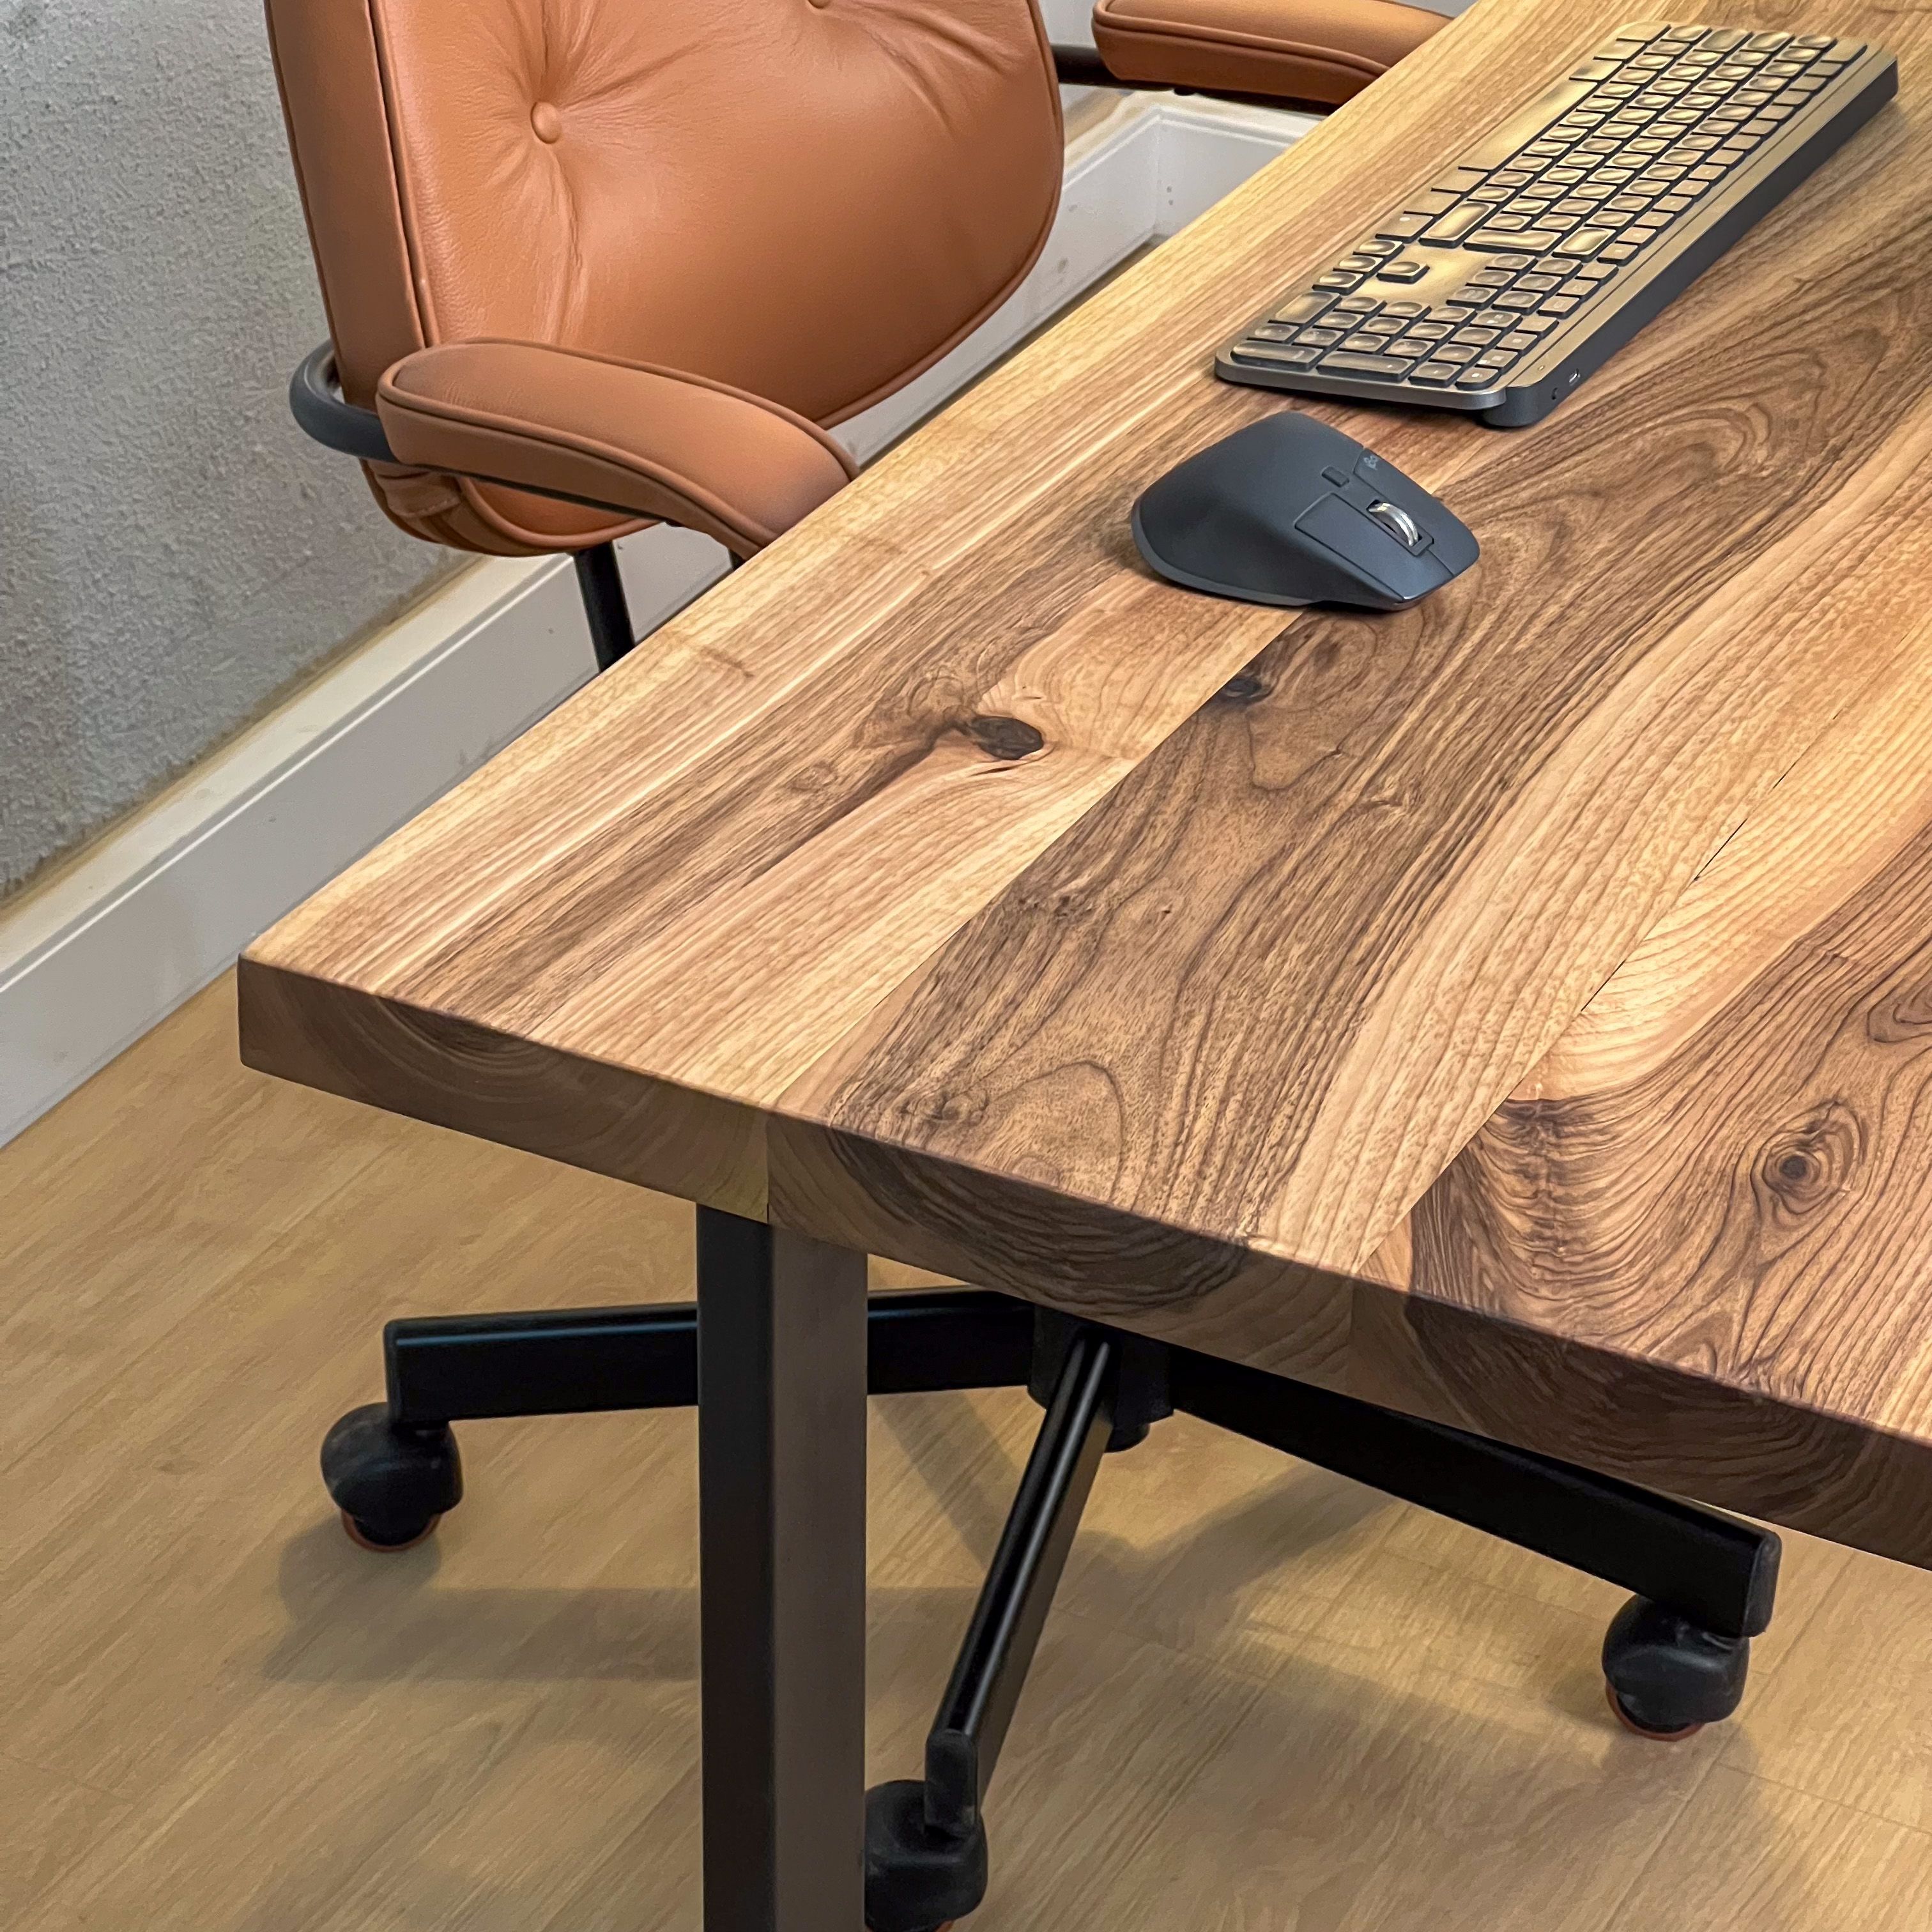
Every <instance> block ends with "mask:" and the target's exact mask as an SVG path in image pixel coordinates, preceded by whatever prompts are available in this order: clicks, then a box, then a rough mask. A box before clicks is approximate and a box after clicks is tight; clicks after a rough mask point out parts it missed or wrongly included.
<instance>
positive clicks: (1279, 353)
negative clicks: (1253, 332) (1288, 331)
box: [1229, 342, 1322, 369]
mask: <svg viewBox="0 0 1932 1932" xmlns="http://www.w3.org/2000/svg"><path fill="white" fill-rule="evenodd" d="M1229 353H1230V354H1232V356H1233V357H1234V359H1235V361H1236V362H1258V363H1260V364H1261V365H1263V366H1264V367H1265V368H1274V369H1312V368H1314V366H1315V365H1316V363H1317V362H1319V361H1320V360H1321V359H1322V352H1321V350H1319V349H1271V348H1270V347H1268V345H1267V344H1265V343H1264V344H1259V346H1251V345H1250V344H1247V343H1246V342H1238V343H1237V344H1235V347H1234V348H1233V349H1232V350H1231V351H1230V352H1229Z"/></svg>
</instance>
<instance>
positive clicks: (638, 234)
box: [268, 0, 1441, 664]
mask: <svg viewBox="0 0 1932 1932" xmlns="http://www.w3.org/2000/svg"><path fill="white" fill-rule="evenodd" d="M268 13H269V30H270V34H271V37H272V42H273V46H274V51H275V65H276V71H277V73H278V77H279V79H280V82H281V91H282V101H283V107H284V112H285V113H286V115H287V122H288V128H289V135H290V144H291V145H292V147H293V151H294V155H295V162H296V172H297V175H298V177H299V180H300V183H301V187H302V201H303V205H304V208H305V211H306V212H307V215H308V224H309V231H310V236H311V241H312V242H313V245H314V252H315V259H316V265H317V269H318V272H319V273H320V278H321V281H322V289H323V301H324V303H325V305H326V308H327V311H328V315H329V332H330V341H329V343H328V344H325V345H324V346H323V348H322V349H321V350H318V351H317V353H316V354H315V355H314V356H311V358H310V359H309V360H308V362H306V363H305V364H304V365H303V366H302V370H301V371H299V372H298V374H297V377H296V383H295V384H294V386H293V392H292V400H293V404H294V407H295V409H296V415H297V417H298V419H299V421H300V422H302V425H303V427H304V428H305V429H307V430H308V431H309V432H310V433H311V434H312V435H314V436H316V437H318V438H319V439H320V440H322V441H323V442H325V443H329V444H330V445H331V446H332V447H334V448H336V449H340V450H343V451H344V452H347V453H348V454H350V455H355V456H358V457H360V458H362V459H363V461H364V466H365V472H366V474H367V475H368V478H369V482H370V484H371V488H372V489H373V490H374V493H375V495H376V498H377V502H379V503H380V504H381V505H382V506H383V509H384V510H385V511H386V512H387V513H388V514H389V516H390V517H392V519H393V520H395V522H397V523H399V524H401V526H403V527H404V529H407V530H409V531H410V532H413V534H415V535H418V536H420V537H423V538H427V539H428V540H429V541H433V542H437V543H442V544H450V545H452V546H454V547H457V548H458V549H463V550H481V551H487V552H493V553H497V554H500V555H511V556H516V555H528V554H531V553H539V552H543V551H564V552H571V553H575V554H576V556H577V559H578V572H579V576H580V580H581V583H582V586H583V592H584V598H585V603H586V609H587V610H588V613H589V617H590V622H591V627H592V635H593V638H594V639H595V643H596V645H597V649H598V659H599V661H600V663H604V664H607V663H609V662H610V661H613V660H614V658H616V657H617V656H619V655H621V654H622V652H624V651H625V650H626V649H628V648H629V647H630V645H631V631H630V627H629V619H628V614H627V613H625V609H624V606H623V600H622V591H621V589H620V588H619V583H618V577H617V571H616V562H615V559H614V555H613V553H612V551H611V550H610V548H609V546H610V543H611V542H612V541H613V540H614V539H615V538H619V537H622V536H624V535H627V534H628V533H629V532H631V531H633V530H636V529H640V528H641V527H643V526H644V525H645V524H646V523H650V522H652V521H658V520H662V521H666V522H670V523H679V524H682V525H685V526H687V527H688V528H690V529H695V530H700V531H702V532H704V533H705V534H706V535H710V536H713V537H715V538H717V539H718V541H720V542H721V543H722V544H724V545H725V546H726V547H727V549H729V550H731V551H732V552H733V554H734V555H736V556H740V557H742V556H748V555H749V554H750V553H751V552H753V551H754V550H758V549H760V548H761V547H763V545H764V544H767V543H769V542H770V541H772V538H774V537H775V536H777V535H779V534H780V533H781V532H783V531H784V530H785V529H788V528H790V526H791V525H792V524H793V523H796V522H797V521H798V520H799V518H800V517H803V516H804V515H805V514H807V512H808V511H811V509H813V508H815V507H816V506H817V505H818V504H819V503H820V502H823V500H824V499H826V497H828V496H830V495H832V493H833V492H834V491H835V490H838V488H839V487H841V485H842V484H844V482H845V481H847V479H848V478H850V475H852V473H853V464H852V462H851V460H850V458H849V457H847V455H846V454H845V452H844V451H843V450H842V449H841V448H840V447H839V446H838V444H837V443H835V442H834V441H833V440H832V438H831V437H829V435H827V434H826V429H827V428H828V427H829V426H830V425H834V424H836V423H838V422H842V421H844V419H846V418H847V417H848V416H852V415H853V414H855V413H856V412H858V411H859V410H862V409H865V408H866V407H868V405H870V404H873V403H875V402H877V401H880V399H881V398H883V397H886V396H888V395H891V394H892V392H893V391H894V390H895V389H898V388H900V387H901V386H903V385H904V384H905V383H907V382H910V380H912V379H913V377H915V376H916V375H918V374H919V373H920V371H922V370H924V369H926V368H928V367H929V366H930V365H932V363H933V362H936V361H937V360H938V359H939V358H940V357H941V356H943V355H944V354H945V353H946V352H947V350H949V349H950V348H951V347H953V345H954V344H956V343H957V342H959V341H960V340H961V339H962V338H964V337H965V336H966V335H968V334H970V333H971V331H972V330H973V329H975V328H976V327H977V326H978V325H979V324H980V323H981V322H982V321H983V320H985V319H986V317H988V316H989V315H990V314H992V311H994V310H995V308H998V305H1000V303H1001V302H1003V301H1004V299H1006V297H1007V296H1008V295H1009V294H1010V293H1012V291H1013V289H1014V288H1015V287H1016V286H1017V284H1019V281H1021V279H1022V278H1023V277H1024V276H1025V274H1026V272H1027V271H1028V269H1029V268H1030V267H1031V266H1032V264H1033V262H1034V259H1035V257H1037V255H1038V254H1039V252H1040V248H1041V246H1042V245H1043V243H1044V242H1045V241H1046V235H1047V231H1048V229H1049V226H1051V224H1052V220H1053V217H1054V213H1055V207H1056V205H1057V203H1058V196H1059V188H1060V179H1061V154H1062V135H1061V120H1060V94H1059V89H1058V85H1057V81H1058V78H1059V77H1061V75H1062V74H1064V76H1065V77H1067V78H1068V79H1070V80H1082V81H1096V80H1098V81H1102V82H1105V83H1109V84H1112V85H1121V84H1127V85H1130V86H1183V87H1187V88H1190V89H1199V90H1201V91H1204V92H1226V93H1232V94H1235V95H1242V96H1247V97H1254V96H1260V97H1265V98H1274V99H1292V100H1295V101H1299V102H1300V103H1301V104H1304V105H1308V104H1313V105H1316V106H1322V105H1326V104H1333V103H1334V102H1337V101H1341V100H1343V99H1346V98H1347V97H1348V96H1349V95H1352V94H1353V93H1354V92H1356V91H1358V89H1360V88H1361V87H1362V86H1364V85H1366V84H1367V82H1368V81H1369V80H1371V79H1373V77H1374V76H1375V75H1376V74H1379V73H1380V72H1382V71H1383V70H1384V68H1386V67H1387V66H1388V65H1389V64H1390V63H1391V62H1393V61H1394V60H1396V59H1397V58H1400V56H1401V55H1402V54H1403V53H1404V52H1406V51H1407V50H1408V49H1409V48H1410V47H1412V46H1414V45H1415V44H1416V43H1418V41H1420V40H1422V39H1423V38H1424V37H1427V34H1430V32H1432V31H1434V29H1435V28H1436V27H1437V26H1440V25H1441V19H1440V17H1439V15H1438V14H1436V13H1433V12H1427V11H1424V10H1421V9H1419V8H1417V7H1409V6H1403V5H1394V4H1390V0H1101V4H1100V6H1099V7H1098V8H1097V11H1096V13H1095V16H1094V33H1095V38H1096V40H1097V44H1098V46H1099V49H1100V55H1099V57H1098V58H1097V57H1096V56H1095V55H1091V54H1087V53H1085V52H1082V51H1071V50H1066V49H1060V50H1056V49H1054V48H1053V47H1052V46H1050V45H1049V42H1048V40H1047V37H1046V31H1045V30H1044V28H1043V26H1042V25H1041V23H1040V16H1039V13H1038V12H1037V9H1036V7H1035V6H1034V5H1033V0H911V4H896V5H892V6H889V7H888V6H886V5H880V4H877V0H652V4H650V5H636V4H634V0H269V6H268Z"/></svg>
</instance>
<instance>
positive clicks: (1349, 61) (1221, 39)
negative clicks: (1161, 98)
mask: <svg viewBox="0 0 1932 1932" xmlns="http://www.w3.org/2000/svg"><path fill="white" fill-rule="evenodd" d="M1436 4H1442V0H1419V4H1418V5H1414V6H1404V5H1400V0H1097V5H1095V7H1094V45H1095V46H1097V48H1099V49H1100V56H1101V58H1103V60H1104V61H1105V62H1106V63H1107V65H1108V67H1109V68H1110V69H1111V70H1112V71H1113V72H1114V73H1115V74H1118V76H1119V77H1121V80H1133V81H1140V82H1142V83H1151V84H1152V85H1154V86H1168V87H1192V88H1199V89H1202V90H1203V91H1204V92H1208V93H1211V94H1250V95H1262V96H1265V97H1272V98H1275V99H1277V100H1287V101H1317V102H1322V103H1325V104H1331V105H1334V104H1340V103H1341V102H1343V101H1346V100H1348V99H1349V98H1350V97H1351V96H1352V95H1356V94H1358V93H1360V92H1361V90H1362V89H1364V88H1365V87H1366V86H1368V84H1369V83H1370V81H1372V80H1375V79H1376V77H1377V76H1378V75H1380V74H1385V73H1387V72H1388V70H1389V69H1390V68H1392V67H1393V66H1394V65H1395V64H1396V62H1397V61H1399V60H1400V59H1401V58H1402V57H1403V55H1404V54H1406V53H1409V52H1412V51H1413V50H1414V49H1415V48H1416V47H1418V46H1420V45H1421V43H1423V42H1424V40H1427V39H1428V38H1429V37H1430V35H1431V34H1433V33H1434V32H1436V30H1437V29H1438V28H1440V27H1442V26H1443V25H1444V24H1445V21H1444V17H1443V14H1442V13H1441V12H1439V11H1436V10H1435V5H1436ZM1448 5H1449V7H1450V10H1454V0H1448Z"/></svg>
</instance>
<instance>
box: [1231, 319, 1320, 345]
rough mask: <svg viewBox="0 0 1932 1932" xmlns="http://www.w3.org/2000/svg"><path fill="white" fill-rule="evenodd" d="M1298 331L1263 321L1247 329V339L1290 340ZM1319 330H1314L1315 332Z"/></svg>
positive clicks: (1255, 340) (1256, 340)
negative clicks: (1257, 326) (1258, 325)
mask: <svg viewBox="0 0 1932 1932" xmlns="http://www.w3.org/2000/svg"><path fill="white" fill-rule="evenodd" d="M1316 333H1317V334H1320V333H1321V332H1320V331H1319V330H1318V331H1317V332H1316ZM1297 334H1298V331H1296V330H1295V329H1283V328H1280V327H1278V326H1277V325H1276V324H1274V323H1271V322H1265V323H1262V326H1260V327H1259V329H1250V330H1249V331H1248V340H1249V341H1250V342H1292V341H1295V338H1296V335H1297Z"/></svg>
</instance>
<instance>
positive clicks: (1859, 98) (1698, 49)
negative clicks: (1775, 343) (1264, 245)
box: [1215, 20, 1898, 428]
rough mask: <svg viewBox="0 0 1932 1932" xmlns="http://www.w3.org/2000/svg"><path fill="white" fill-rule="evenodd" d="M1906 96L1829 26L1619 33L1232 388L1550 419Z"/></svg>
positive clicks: (1451, 173)
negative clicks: (1794, 30) (1826, 30)
mask: <svg viewBox="0 0 1932 1932" xmlns="http://www.w3.org/2000/svg"><path fill="white" fill-rule="evenodd" d="M1897 89H1898V69H1897V63H1896V62H1894V60H1893V59H1892V58H1891V55H1889V54H1887V53H1885V52H1882V51H1880V50H1879V49H1878V48H1876V47H1871V46H1864V45H1863V44H1861V43H1859V42H1858V41H1855V40H1834V39H1832V37H1830V36H1829V35H1828V34H1799V35H1797V36H1796V37H1794V36H1793V35H1792V34H1778V33H1766V34H1753V33H1751V32H1748V31H1746V30H1745V29H1743V28H1736V27H1696V26H1673V25H1671V24H1670V23H1667V22H1665V21H1662V20H1646V21H1643V22H1642V23H1639V24H1638V25H1637V26H1628V27H1623V28H1619V30H1618V31H1616V33H1615V34H1613V35H1612V36H1611V37H1610V38H1609V39H1608V40H1606V41H1604V43H1603V45H1602V46H1600V47H1598V48H1597V49H1595V51H1594V52H1592V53H1590V54H1589V55H1586V57H1585V58H1583V59H1582V60H1580V61H1578V62H1574V64H1572V65H1571V66H1570V67H1569V68H1568V70H1567V71H1565V74H1563V76H1562V78H1560V79H1559V80H1557V81H1556V83H1555V84H1554V85H1553V86H1550V88H1548V89H1546V90H1545V91H1544V92H1543V93H1542V94H1540V95H1538V97H1537V98H1535V100H1534V101H1531V102H1530V103H1529V105H1528V106H1526V107H1523V108H1521V109H1520V110H1517V112H1516V113H1514V114H1511V115H1510V116H1509V117H1508V118H1507V119H1505V120H1504V121H1500V122H1499V123H1498V124H1497V125H1496V127H1493V128H1492V129H1491V130H1490V132H1489V133H1487V134H1486V135H1485V136H1484V137H1483V138H1482V139H1481V140H1479V141H1478V142H1476V143H1475V145H1474V146H1472V147H1471V148H1469V149H1468V150H1467V151H1466V152H1465V153H1463V154H1460V155H1459V156H1458V157H1457V159H1456V161H1455V163H1454V166H1451V167H1448V168H1446V169H1443V170H1442V172H1441V173H1439V174H1438V175H1435V176H1433V177H1432V178H1430V179H1429V180H1428V181H1424V183H1423V184H1421V185H1420V186H1419V187H1418V188H1417V190H1416V191H1415V193H1412V194H1410V195H1408V196H1405V197H1404V198H1403V199H1402V200H1400V202H1397V204H1396V206H1395V208H1394V211H1392V212H1391V214H1389V216H1388V218H1387V219H1386V220H1384V221H1382V222H1381V223H1378V224H1377V226H1376V227H1375V228H1374V229H1372V230H1371V231H1370V233H1368V234H1367V235H1366V236H1364V237H1363V239H1361V241H1360V242H1358V243H1356V245H1355V247H1354V248H1352V249H1351V250H1350V251H1349V253H1348V254H1346V255H1344V256H1343V257H1341V259H1340V260H1339V261H1337V262H1336V263H1334V264H1333V265H1332V266H1330V267H1329V268H1328V269H1326V270H1325V271H1324V272H1322V274H1319V275H1314V276H1312V277H1310V278H1307V280H1305V281H1302V282H1301V283H1299V284H1297V285H1296V286H1295V287H1294V288H1293V289H1292V290H1289V292H1288V293H1287V294H1286V296H1284V297H1283V299H1281V300H1280V301H1279V302H1277V303H1276V304H1275V305H1274V307H1273V308H1271V309H1270V311H1268V314H1266V315H1264V316H1262V317H1259V319H1258V320H1256V322H1255V323H1253V325H1251V326H1250V327H1249V328H1248V329H1246V330H1245V331H1244V332H1243V333H1242V334H1241V335H1239V336H1238V337H1236V338H1235V340H1234V341H1232V342H1230V343H1229V344H1227V345H1226V347H1224V348H1223V349H1222V350H1221V351H1220V354H1219V355H1218V356H1217V357H1216V359H1215V368H1216V369H1217V371H1218V373H1219V374H1220V375H1222V376H1223V377H1225V378H1226V380H1228V381H1229V382H1231V383H1254V384H1256V385H1258V386H1260V387H1262V388H1263V389H1295V390H1301V391H1304V392H1307V393H1309V394H1311V395H1330V396H1352V397H1355V398H1360V399H1363V400H1367V401H1376V402H1395V403H1409V404H1423V405H1424V406H1426V407H1429V408H1431V409H1445V410H1471V411H1473V412H1475V413H1477V414H1478V415H1479V416H1481V419H1482V420H1483V421H1484V422H1487V423H1494V424H1496V425H1499V427H1502V428H1520V426H1522V425H1524V424H1526V423H1532V422H1536V421H1538V419H1540V418H1541V417H1543V416H1547V415H1548V414H1549V413H1550V410H1553V409H1554V408H1555V407H1556V405H1557V404H1559V402H1561V401H1562V399H1563V398H1565V396H1567V395H1568V394H1569V393H1570V392H1571V390H1572V389H1574V388H1575V387H1576V386H1577V384H1578V383H1580V382H1581V381H1582V380H1583V378H1584V377H1586V376H1587V375H1589V374H1590V373H1591V372H1592V371H1593V370H1595V368H1598V365H1600V364H1601V363H1602V362H1604V361H1605V360H1606V359H1607V358H1608V357H1610V356H1612V355H1613V354H1614V353H1616V351H1617V350H1619V349H1621V348H1622V347H1623V345H1624V344H1625V343H1626V342H1628V341H1629V340H1630V339H1631V337H1632V336H1633V335H1635V334H1636V333H1637V331H1638V330H1639V329H1641V328H1642V327H1643V325H1644V324H1645V323H1646V322H1648V321H1649V320H1650V319H1651V317H1652V316H1654V315H1655V314H1658V311H1661V309H1662V308H1664V305H1666V304H1667V302H1670V301H1671V300H1672V299H1673V298H1674V297H1675V296H1677V295H1679V293H1681V292H1682V290H1685V289H1686V288H1688V287H1689V286H1690V284H1691V283H1692V282H1693V281H1694V280H1695V279H1696V278H1697V277H1698V276H1699V275H1702V274H1703V272H1704V271H1705V270H1706V269H1708V268H1709V266H1711V264H1712V263H1713V262H1715V261H1716V260H1718V257H1720V256H1721V255H1722V254H1724V251H1725V250H1726V249H1727V248H1730V246H1731V245H1732V244H1733V242H1736V241H1737V240H1738V239H1739V238H1740V237H1741V236H1742V235H1743V234H1744V233H1745V231H1746V230H1747V229H1749V228H1750V227H1751V225H1752V223H1754V222H1756V221H1757V220H1759V219H1760V217H1763V216H1764V215H1766V214H1769V212H1770V211H1771V210H1772V208H1775V207H1776V206H1777V205H1778V202H1781V200H1783V199H1784V197H1785V196H1787V194H1789V193H1790V192H1791V190H1793V188H1794V187H1796V186H1797V185H1798V184H1799V182H1800V181H1802V180H1803V179H1804V178H1805V176H1806V175H1808V174H1809V173H1811V171H1812V169H1814V168H1815V167H1817V166H1818V164H1819V163H1820V162H1821V161H1823V160H1824V159H1825V158H1826V156H1827V155H1829V154H1831V153H1832V151H1834V150H1835V149H1836V148H1838V147H1839V146H1840V145H1841V144H1842V143H1843V142H1844V141H1845V140H1846V139H1848V138H1849V136H1851V135H1852V134H1853V133H1855V132H1856V131H1857V130H1858V128H1859V127H1861V126H1863V125H1864V123H1865V122H1866V121H1868V120H1869V119H1870V118H1871V116H1872V115H1873V114H1875V113H1877V111H1878V110H1879V108H1880V107H1883V106H1884V104H1885V102H1886V101H1889V100H1890V99H1891V97H1892V95H1894V94H1895V93H1896V92H1897Z"/></svg>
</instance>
